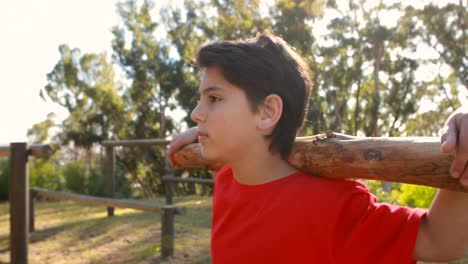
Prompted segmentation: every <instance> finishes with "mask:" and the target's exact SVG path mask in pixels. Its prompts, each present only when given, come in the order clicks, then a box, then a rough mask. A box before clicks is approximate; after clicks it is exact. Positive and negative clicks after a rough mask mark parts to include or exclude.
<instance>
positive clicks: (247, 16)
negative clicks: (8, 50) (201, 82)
mask: <svg viewBox="0 0 468 264" xmlns="http://www.w3.org/2000/svg"><path fill="white" fill-rule="evenodd" d="M154 6H155V5H154V3H153V2H152V1H150V0H143V1H132V0H130V1H122V2H119V3H118V4H117V5H116V10H117V13H118V15H119V16H120V18H121V20H120V22H119V23H118V24H117V25H115V26H114V27H113V28H112V34H113V39H112V43H111V45H112V58H113V60H112V61H110V60H109V59H108V58H107V56H106V54H82V53H81V52H80V50H79V49H78V48H75V49H71V48H70V47H69V46H68V45H66V44H64V45H61V46H60V47H59V52H60V55H61V57H60V59H59V61H58V62H57V64H56V65H55V67H54V68H53V69H52V71H51V72H50V73H49V74H48V75H47V80H48V83H47V85H46V87H45V88H44V89H43V91H42V95H43V97H45V95H47V96H48V97H49V98H50V99H51V100H52V101H53V102H55V103H57V104H59V105H62V106H64V107H65V108H66V109H67V110H68V112H69V117H68V118H67V119H66V120H65V121H64V122H63V124H56V123H55V122H54V120H53V116H48V118H47V119H46V120H45V121H44V122H41V123H38V124H36V125H35V126H34V127H33V128H32V129H31V130H30V133H29V135H30V137H31V139H32V140H34V141H37V142H43V141H44V142H45V141H46V140H47V139H48V138H49V137H50V134H51V133H50V131H49V130H51V129H53V128H56V127H58V128H59V130H60V133H59V134H58V137H56V138H55V139H54V140H53V141H54V143H58V144H59V145H61V146H62V147H67V146H72V147H75V148H78V149H79V148H82V149H84V153H85V154H84V155H85V157H84V160H85V161H84V163H85V168H86V171H87V172H90V174H89V175H88V177H89V178H88V180H89V181H90V183H92V184H91V185H100V184H102V182H101V180H100V178H99V177H98V176H97V175H99V174H100V173H98V171H99V169H97V168H95V167H96V163H97V162H99V160H98V159H97V158H96V156H98V155H96V153H95V151H96V150H95V149H93V148H94V146H96V145H97V144H99V143H100V142H102V141H103V140H108V139H137V138H139V139H142V138H165V137H166V136H168V135H171V134H172V133H174V132H175V131H177V129H178V128H180V127H182V126H183V125H182V124H175V123H174V120H172V118H171V117H170V116H169V115H168V113H169V111H171V110H174V109H175V108H176V107H178V108H180V109H182V110H183V111H184V112H185V118H184V121H185V123H186V124H187V126H192V125H193V124H194V123H193V122H192V121H191V120H190V112H191V110H192V109H193V108H194V106H195V105H196V102H197V90H198V74H199V70H198V69H197V67H196V66H195V65H194V62H193V55H194V53H195V52H196V49H197V48H198V47H199V46H200V45H203V44H205V43H208V42H213V41H218V40H225V39H236V38H245V37H253V36H254V35H255V34H256V33H257V32H261V31H263V30H265V29H269V30H271V31H273V32H275V33H277V34H279V35H281V36H283V37H284V39H285V40H286V41H287V42H288V43H290V44H291V45H292V46H294V47H295V49H296V50H297V51H298V52H299V53H300V54H302V55H303V56H304V57H305V58H306V61H307V62H308V63H309V65H310V68H311V69H312V71H313V81H314V87H313V91H312V94H311V101H310V110H309V113H308V116H307V121H306V124H305V127H304V130H303V131H302V134H303V135H304V134H311V133H318V132H320V131H323V130H325V129H332V130H334V131H336V132H343V133H347V134H352V135H365V136H383V135H385V136H406V135H418V136H435V135H437V133H438V130H439V129H440V127H441V126H442V124H443V121H444V119H445V118H446V117H447V116H448V114H449V113H450V112H452V111H453V110H454V109H456V108H457V107H458V106H459V105H460V101H459V98H460V95H459V92H460V88H462V87H465V88H468V87H467V86H466V79H467V73H466V69H467V61H466V59H465V58H466V50H465V49H466V46H467V45H466V41H467V38H466V30H464V29H463V18H464V16H463V15H464V10H466V2H464V1H460V2H459V3H458V4H452V3H447V4H438V5H434V4H427V5H425V6H424V7H423V8H416V7H413V6H409V5H406V4H405V3H396V4H385V3H384V2H382V1H381V2H374V3H370V1H363V0H348V1H318V0H317V1H305V0H301V1H295V0H276V1H259V0H243V1H234V0H204V1H195V0H185V1H183V3H181V5H177V4H174V3H173V2H167V3H166V5H165V6H163V7H161V9H160V10H159V11H160V13H159V14H157V13H156V12H154V11H155V10H154ZM156 11H157V10H156ZM384 17H385V18H394V19H393V20H394V21H393V22H394V23H390V22H388V21H390V20H392V19H383V18H384ZM321 23H322V24H323V23H324V24H325V26H326V30H322V31H321V30H317V28H319V27H320V26H319V25H320V24H321ZM424 49H426V50H427V49H429V50H431V51H432V53H433V54H436V55H435V56H434V55H431V56H426V57H423V56H421V54H422V53H421V52H420V51H421V50H424ZM447 68H449V69H450V70H449V72H448V73H447V71H446V70H443V69H447ZM115 69H118V73H122V74H116V73H115V71H114V70H115ZM429 69H436V70H435V72H434V71H433V72H432V74H426V75H425V76H423V77H421V72H429V71H430V70H429ZM430 103H432V104H435V105H436V107H433V108H432V109H428V107H427V106H428V105H429V104H430ZM81 158H83V157H81ZM117 164H118V167H119V168H120V169H119V170H120V172H119V173H120V174H119V175H120V176H119V177H120V179H122V182H123V183H124V182H128V181H131V182H132V183H133V184H132V185H131V187H128V188H129V189H128V191H129V192H128V193H138V194H137V195H143V196H147V197H152V196H154V195H156V194H162V193H164V185H163V184H161V176H162V175H164V174H166V173H167V171H166V170H165V166H164V164H165V160H164V152H163V151H162V150H161V149H157V148H151V149H146V150H143V149H140V148H124V149H122V150H119V151H118V156H117ZM93 166H95V167H93ZM175 173H179V174H180V173H190V174H191V175H192V176H196V177H202V178H210V177H211V175H210V174H209V173H207V172H185V171H181V172H175ZM122 186H125V184H124V185H122ZM129 186H130V185H129ZM188 186H189V185H183V184H179V185H178V188H176V190H177V191H178V192H180V193H187V192H188V193H190V192H193V190H194V189H193V188H191V187H188ZM122 188H124V189H125V188H127V187H122ZM372 188H374V187H372ZM372 188H371V189H372ZM379 188H380V187H378V186H375V191H376V192H377V193H378V194H379V195H380V194H381V195H384V196H385V195H386V196H388V197H385V199H387V198H388V199H389V200H390V201H393V200H392V199H393V198H391V197H390V196H391V195H390V194H389V193H380V189H379ZM86 190H87V191H89V192H91V190H93V191H92V192H96V193H98V190H99V188H98V187H96V188H95V187H91V186H88V188H87V189H86ZM124 193H127V191H124ZM395 199H396V198H395Z"/></svg>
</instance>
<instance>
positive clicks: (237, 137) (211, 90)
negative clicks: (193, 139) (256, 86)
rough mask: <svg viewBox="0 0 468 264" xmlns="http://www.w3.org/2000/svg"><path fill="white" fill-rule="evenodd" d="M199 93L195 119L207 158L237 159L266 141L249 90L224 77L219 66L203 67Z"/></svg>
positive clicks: (192, 116) (199, 140)
mask: <svg viewBox="0 0 468 264" xmlns="http://www.w3.org/2000/svg"><path fill="white" fill-rule="evenodd" d="M199 93H200V100H199V102H198V105H197V106H196V107H195V109H193V111H192V114H191V118H192V120H193V121H195V122H197V124H198V128H199V131H200V132H199V136H198V142H199V143H200V144H201V153H202V155H203V157H204V158H205V159H208V160H219V161H223V162H230V161H233V160H236V161H237V160H239V159H242V157H244V156H245V153H246V152H247V151H248V150H249V149H250V148H252V147H255V145H256V144H258V143H259V142H260V141H262V140H263V136H262V135H261V133H259V132H258V130H257V122H258V115H257V114H256V113H253V112H252V111H251V107H250V104H249V102H248V100H247V97H246V95H245V92H244V91H243V90H241V89H240V88H239V87H237V86H235V85H233V84H231V83H229V82H228V81H227V80H226V79H224V76H223V75H222V73H221V71H220V70H219V69H218V67H207V68H203V69H202V76H201V80H200V87H199Z"/></svg>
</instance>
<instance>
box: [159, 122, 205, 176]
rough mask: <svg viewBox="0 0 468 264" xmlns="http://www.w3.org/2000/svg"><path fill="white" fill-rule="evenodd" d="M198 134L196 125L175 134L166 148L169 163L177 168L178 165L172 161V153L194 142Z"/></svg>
mask: <svg viewBox="0 0 468 264" xmlns="http://www.w3.org/2000/svg"><path fill="white" fill-rule="evenodd" d="M197 136H198V127H192V128H189V129H188V130H187V131H185V132H183V133H180V134H178V135H176V136H175V137H174V138H173V139H172V141H171V143H170V144H169V145H168V146H167V148H166V157H167V160H168V162H169V164H170V165H171V166H172V167H174V168H179V166H178V165H177V164H176V162H175V161H174V158H173V155H174V154H175V153H176V152H177V151H179V150H181V149H182V148H183V147H184V146H186V145H188V144H191V143H195V142H196V141H197Z"/></svg>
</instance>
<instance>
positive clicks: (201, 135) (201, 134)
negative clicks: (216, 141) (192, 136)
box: [197, 131, 208, 143]
mask: <svg viewBox="0 0 468 264" xmlns="http://www.w3.org/2000/svg"><path fill="white" fill-rule="evenodd" d="M207 138H208V134H206V133H204V132H201V131H198V137H197V140H198V142H200V143H201V142H202V141H204V140H206V139H207Z"/></svg>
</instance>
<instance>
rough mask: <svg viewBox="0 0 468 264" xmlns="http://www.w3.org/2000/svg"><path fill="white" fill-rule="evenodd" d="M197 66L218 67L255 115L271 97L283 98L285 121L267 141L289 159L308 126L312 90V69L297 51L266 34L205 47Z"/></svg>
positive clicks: (283, 156) (279, 39)
mask: <svg viewBox="0 0 468 264" xmlns="http://www.w3.org/2000/svg"><path fill="white" fill-rule="evenodd" d="M196 63H197V64H198V66H199V67H201V68H205V67H211V66H216V67H218V68H219V69H220V71H221V73H222V74H223V76H224V78H225V79H226V80H227V81H228V82H230V83H231V84H233V85H236V86H238V87H240V88H241V89H242V90H243V91H244V92H245V93H246V96H247V99H248V101H249V103H250V106H251V108H252V111H253V112H257V111H258V108H259V106H260V105H261V104H262V103H263V102H264V100H265V98H266V97H267V96H268V95H270V94H276V95H278V96H279V97H281V99H282V101H283V112H282V115H281V118H280V120H279V122H278V124H277V125H276V127H275V128H274V129H273V132H272V133H271V134H270V135H268V136H267V138H268V139H270V140H271V142H270V146H269V149H270V151H272V152H275V151H277V152H279V153H280V155H281V157H282V158H283V159H284V160H287V158H288V156H289V154H290V152H291V148H292V145H293V143H294V139H295V138H296V135H297V133H298V131H299V130H300V129H301V128H302V125H303V123H304V118H305V116H306V114H307V109H308V103H309V97H310V91H311V89H312V80H311V72H310V69H309V67H308V65H307V64H306V62H305V61H304V60H303V59H302V58H301V56H300V55H299V54H298V53H297V52H296V51H295V50H294V48H292V47H291V46H290V45H289V44H288V43H286V42H285V41H284V40H283V39H282V38H280V37H278V36H275V35H273V34H271V33H270V32H264V33H262V34H258V35H257V37H255V38H251V39H246V40H235V41H223V42H218V43H213V44H209V45H205V46H203V47H201V48H200V49H199V50H198V52H197V55H196Z"/></svg>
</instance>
